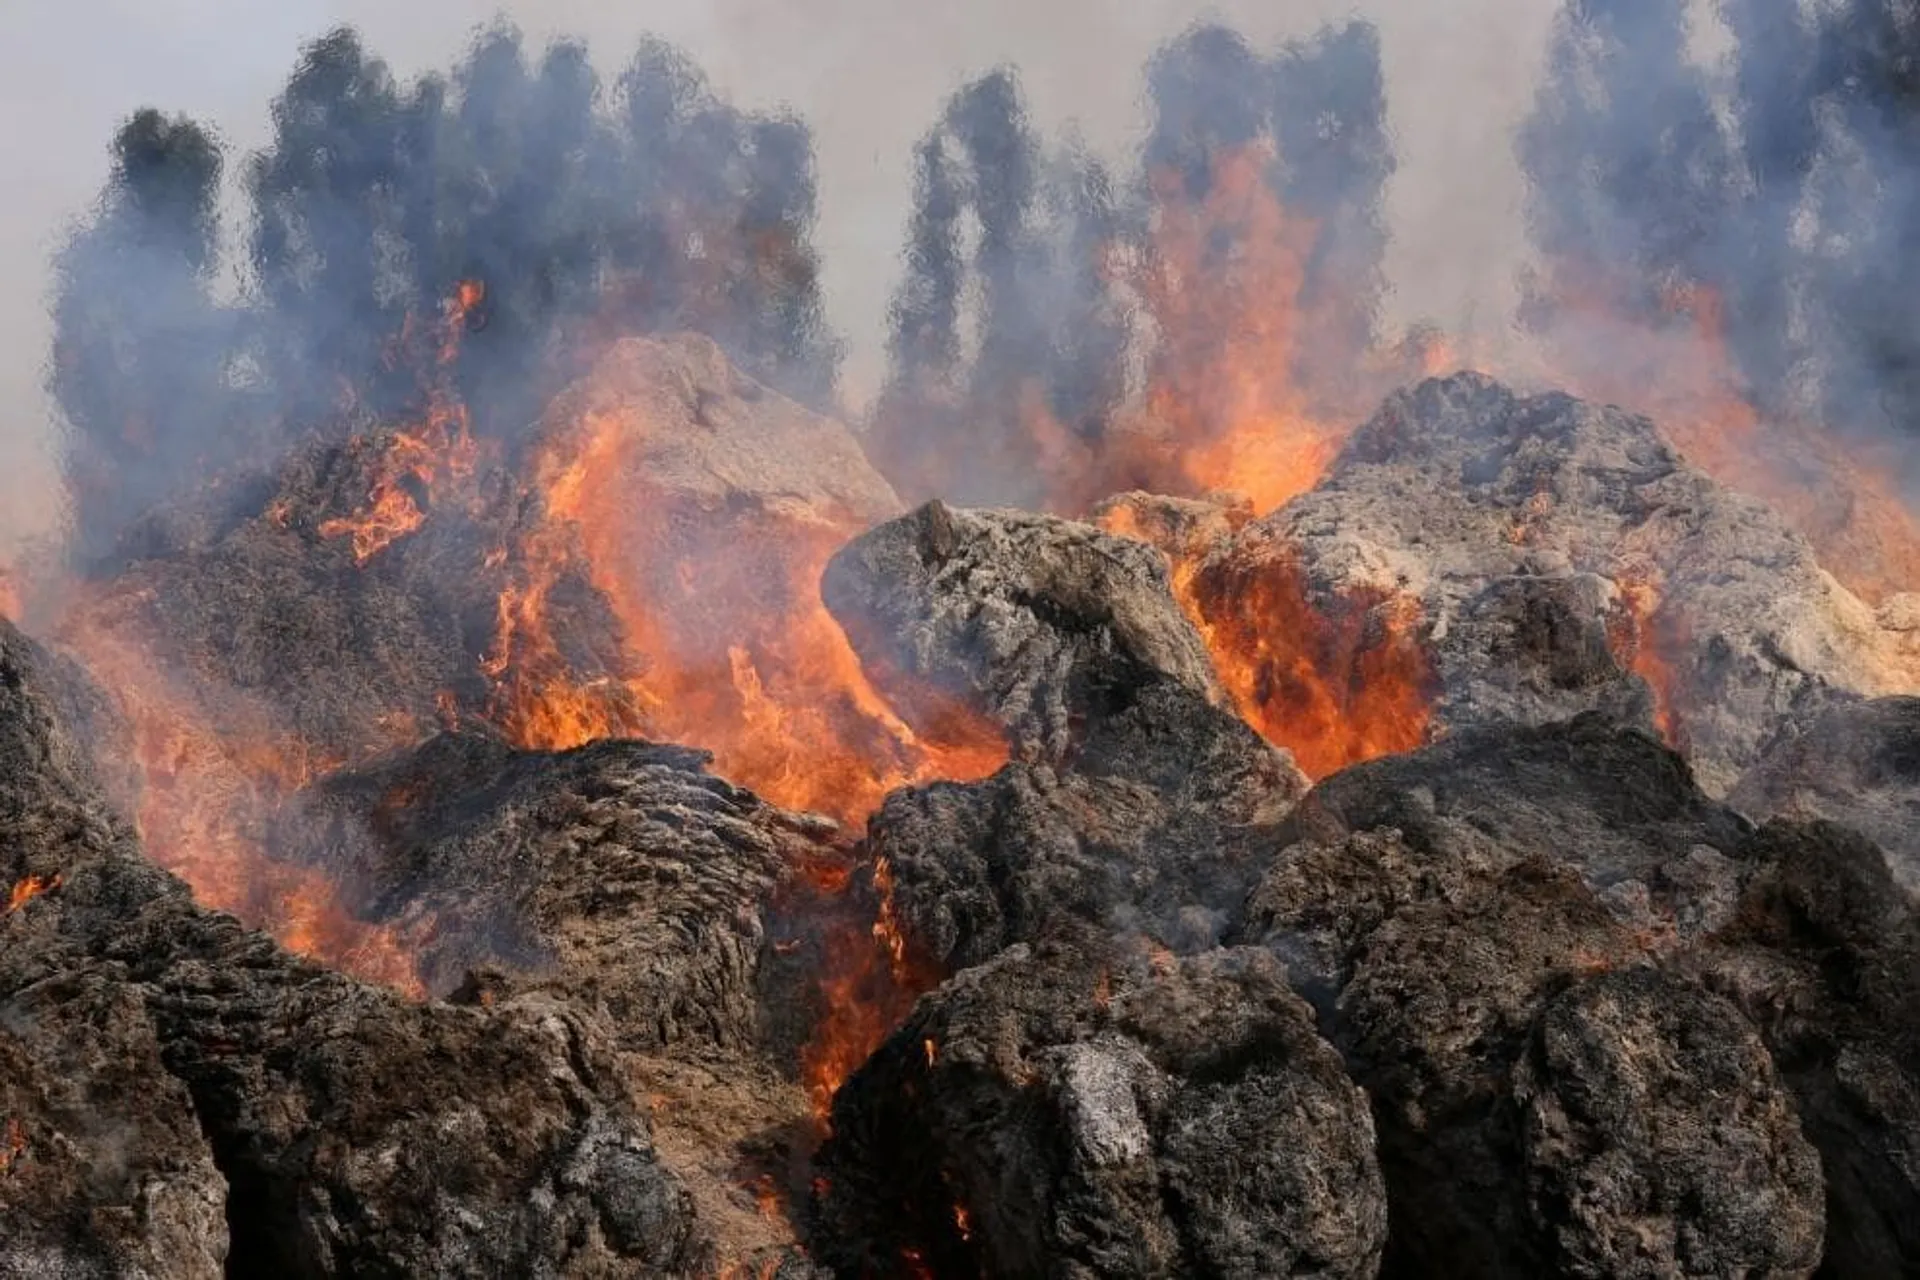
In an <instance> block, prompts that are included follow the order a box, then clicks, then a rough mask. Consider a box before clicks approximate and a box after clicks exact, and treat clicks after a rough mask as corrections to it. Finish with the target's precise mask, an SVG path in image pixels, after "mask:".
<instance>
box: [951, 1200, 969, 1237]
mask: <svg viewBox="0 0 1920 1280" xmlns="http://www.w3.org/2000/svg"><path fill="white" fill-rule="evenodd" d="M953 1229H954V1230H955V1231H957V1232H959V1233H960V1238H961V1239H962V1240H971V1239H973V1215H972V1214H970V1213H968V1212H967V1206H965V1205H963V1204H959V1203H957V1202H956V1203H955V1204H954V1206H953Z"/></svg>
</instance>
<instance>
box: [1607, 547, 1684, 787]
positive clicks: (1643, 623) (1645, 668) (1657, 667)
mask: <svg viewBox="0 0 1920 1280" xmlns="http://www.w3.org/2000/svg"><path fill="white" fill-rule="evenodd" d="M1619 585H1620V603H1621V605H1622V610H1621V613H1620V614H1619V615H1618V617H1617V619H1616V620H1615V621H1614V622H1613V623H1612V624H1610V625H1609V626H1608V628H1607V645H1608V647H1609V648H1610V649H1612V650H1613V655H1614V659H1615V661H1617V662H1620V663H1622V664H1624V665H1625V666H1626V667H1627V669H1628V670H1630V671H1632V672H1633V673H1634V674H1635V675H1637V676H1639V677H1640V678H1641V679H1643V680H1645V681H1646V682H1647V687H1648V688H1650V689H1652V690H1653V706H1654V726H1655V727H1656V728H1657V729H1658V730H1659V731H1660V739H1661V741H1663V742H1665V743H1666V744H1667V745H1668V746H1670V747H1674V748H1675V749H1680V748H1681V747H1682V745H1683V743H1684V739H1683V738H1682V737H1681V730H1680V721H1679V717H1678V714H1677V712H1676V711H1675V710H1674V694H1675V691H1676V690H1677V689H1678V688H1679V681H1678V677H1677V675H1676V673H1675V671H1674V669H1673V665H1672V664H1671V663H1670V662H1669V661H1668V659H1667V657H1666V654H1665V652H1663V650H1665V649H1667V648H1669V647H1670V646H1669V645H1668V644H1666V643H1663V640H1664V639H1665V637H1664V636H1663V634H1662V633H1663V630H1666V629H1670V626H1671V624H1668V626H1667V627H1663V626H1662V618H1661V615H1660V612H1659V609H1660V594H1659V592H1657V591H1656V590H1654V588H1653V587H1652V585H1650V584H1649V583H1648V582H1647V581H1646V580H1645V579H1644V578H1642V577H1639V576H1635V575H1623V576H1622V578H1621V580H1620V584H1619Z"/></svg>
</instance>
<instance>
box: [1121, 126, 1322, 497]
mask: <svg viewBox="0 0 1920 1280" xmlns="http://www.w3.org/2000/svg"><path fill="white" fill-rule="evenodd" d="M1270 160H1271V157H1270V156H1269V154H1268V153H1267V151H1266V150H1265V149H1264V148H1262V147H1259V146H1249V147H1244V148H1240V149H1238V150H1235V151H1231V152H1228V153H1225V154H1223V155H1222V156H1220V157H1219V158H1218V159H1217V160H1216V161H1215V163H1214V174H1213V181H1212V183H1211V184H1210V185H1209V187H1208V191H1207V194H1206V195H1205V197H1204V198H1202V199H1201V200H1199V201H1198V202H1194V201H1192V200H1189V199H1188V198H1187V197H1186V195H1185V193H1184V192H1183V191H1181V190H1180V179H1179V178H1178V177H1177V176H1175V175H1171V174H1158V175H1155V177H1154V180H1153V184H1152V185H1153V192H1154V217H1155V226H1154V232H1153V243H1152V250H1151V252H1150V253H1149V254H1148V256H1147V265H1146V268H1145V270H1144V273H1143V278H1142V279H1141V280H1140V282H1139V283H1140V290H1141V293H1142V294H1143V295H1144V298H1145V301H1146V305H1147V309H1148V310H1149V311H1150V312H1151V314H1152V315H1153V318H1154V322H1155V324H1156V325H1157V326H1158V328H1159V330H1160V343H1159V346H1158V349H1157V351H1156V353H1155V357H1154V360H1153V364H1152V367H1151V369H1150V370H1149V375H1148V376H1149V382H1148V388H1147V395H1146V415H1145V416H1146V418H1147V419H1148V420H1149V421H1150V422H1152V423H1154V424H1156V426H1157V428H1158V429H1159V430H1158V431H1157V432H1153V433H1149V432H1147V431H1142V432H1138V433H1120V435H1119V436H1118V439H1120V440H1122V441H1125V443H1124V444H1121V445H1119V446H1117V447H1116V449H1115V450H1114V451H1112V452H1110V453H1109V454H1108V455H1106V456H1104V457H1102V458H1101V459H1100V462H1101V465H1102V467H1103V468H1104V472H1105V474H1104V475H1103V476H1102V477H1101V479H1102V481H1103V492H1102V493H1100V494H1096V495H1094V496H1096V497H1100V496H1105V494H1110V493H1116V492H1119V491H1121V490H1124V489H1146V490H1148V491H1151V492H1154V493H1165V494H1176V495H1193V494H1201V493H1207V492H1210V491H1213V490H1234V491H1237V492H1240V493H1244V494H1246V495H1247V496H1248V497H1249V498H1251V499H1252V500H1253V505H1254V507H1255V509H1256V510H1257V511H1258V512H1259V513H1261V514H1265V513H1266V512H1269V511H1272V510H1274V509H1276V508H1278V507H1280V506H1281V505H1283V504H1284V503H1285V502H1286V501H1287V500H1288V499H1290V498H1293V497H1295V496H1297V495H1298V494H1301V493H1304V492H1306V491H1307V490H1308V489H1311V488H1312V487H1313V486H1314V484H1316V483H1317V482H1318V481H1319V479H1320V477H1321V476H1322V475H1323V474H1324V473H1325V472H1326V468H1327V464H1328V463H1329V462H1331V461H1332V459H1333V457H1334V454H1335V453H1336V452H1337V451H1338V449H1339V446H1340V442H1341V441H1342V440H1343V439H1344V438H1345V435H1346V432H1347V430H1348V429H1349V427H1350V423H1349V422H1348V420H1347V419H1345V418H1342V419H1340V420H1339V421H1338V422H1324V421H1321V420H1319V419H1318V417H1317V416H1316V414H1315V413H1314V411H1313V410H1312V409H1311V407H1310V405H1309V402H1308V397H1307V396H1306V394H1305V393H1304V392H1303V391H1302V389H1301V388H1299V387H1298V386H1296V385H1295V368H1296V358H1297V356H1298V355H1299V353H1300V350H1301V347H1302V342H1303V338H1304V336H1305V326H1307V325H1309V324H1311V323H1312V318H1311V316H1309V315H1308V314H1307V312H1306V309H1305V308H1304V307H1303V305H1302V303H1301V300H1300V299H1301V290H1302V287H1303V285H1304V284H1305V282H1306V263H1307V260H1308V257H1309V256H1310V255H1311V253H1312V252H1313V247H1314V240H1315V237H1316V236H1317V234H1318V229H1317V228H1316V227H1315V226H1314V225H1313V224H1312V223H1310V222H1307V221H1304V220H1301V219H1297V218H1294V217H1292V216H1290V215H1289V214H1288V213H1287V212H1286V211H1285V210H1284V209H1282V208H1281V206H1280V202H1279V199H1278V198H1277V197H1276V196H1275V195H1274V193H1273V189H1272V187H1271V186H1270V185H1269V183H1268V182H1267V180H1266V173H1265V170H1266V168H1267V166H1268V164H1269V162H1270ZM1222 245H1230V246H1232V248H1231V249H1230V250H1223V249H1222V248H1221V246H1222ZM1356 358H1357V353H1356Z"/></svg>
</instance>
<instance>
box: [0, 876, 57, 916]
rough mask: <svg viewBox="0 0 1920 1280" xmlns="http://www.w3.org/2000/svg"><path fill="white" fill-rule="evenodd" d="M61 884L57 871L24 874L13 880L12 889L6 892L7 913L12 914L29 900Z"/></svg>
mask: <svg viewBox="0 0 1920 1280" xmlns="http://www.w3.org/2000/svg"><path fill="white" fill-rule="evenodd" d="M60 884H61V876H60V873H59V872H57V871H56V872H54V873H53V874H52V875H50V876H24V877H22V878H21V879H19V880H17V881H15V882H14V885H13V889H12V890H11V891H10V892H9V893H8V894H7V914H8V915H12V914H13V913H14V912H16V911H18V910H19V909H20V908H22V907H24V906H26V905H27V904H28V903H29V902H31V901H33V900H34V899H35V898H37V897H39V896H40V895H41V894H43V893H47V892H49V891H50V890H53V889H58V888H59V887H60Z"/></svg>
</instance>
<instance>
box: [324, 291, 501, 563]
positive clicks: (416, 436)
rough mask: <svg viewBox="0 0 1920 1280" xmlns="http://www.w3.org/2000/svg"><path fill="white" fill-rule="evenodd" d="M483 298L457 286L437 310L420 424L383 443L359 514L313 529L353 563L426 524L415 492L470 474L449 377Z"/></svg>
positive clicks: (467, 438)
mask: <svg viewBox="0 0 1920 1280" xmlns="http://www.w3.org/2000/svg"><path fill="white" fill-rule="evenodd" d="M485 297H486V288H485V286H484V285H482V284H481V283H480V282H479V281H477V280H463V281H461V282H460V284H459V286H458V288H457V289H456V290H455V292H454V295H453V297H451V298H450V299H448V300H447V303H446V305H445V307H444V309H443V314H442V317H441V324H440V330H439V334H440V336H439V342H438V344H437V348H436V356H435V359H436V364H435V373H434V376H433V378H432V379H431V382H430V384H429V386H428V387H427V410H426V415H425V418H424V420H423V421H422V423H421V424H420V426H419V427H418V428H417V429H416V430H414V431H410V432H409V431H399V432H395V433H393V435H392V436H391V437H390V438H389V439H388V440H387V441H386V443H385V445H384V447H383V450H382V453H381V456H380V458H379V459H378V460H377V461H376V462H375V463H374V479H373V485H372V488H371V489H370V491H369V492H368V495H367V505H366V507H365V508H364V509H363V510H361V511H358V512H356V513H355V514H353V515H350V516H341V517H338V518H336V519H332V520H327V521H324V522H323V523H322V524H321V525H320V536H321V537H323V538H339V537H347V538H351V539H352V540H353V559H354V563H356V564H360V565H364V564H366V563H367V562H368V561H369V560H371V559H373V557H374V556H376V555H378V554H380V552H382V551H384V550H386V549H387V548H388V547H389V546H391V545H393V543H395V542H397V541H399V540H400V539H401V538H404V537H406V536H407V535H408V534H411V533H413V532H415V531H417V530H418V529H419V528H420V526H421V525H423V524H425V523H426V519H427V517H426V513H425V512H424V511H422V510H421V509H420V504H419V502H418V501H416V500H415V496H414V495H415V492H416V491H417V492H418V493H420V494H422V495H428V494H430V493H431V492H432V489H433V485H434V482H435V480H436V479H437V478H439V477H440V475H441V474H442V473H443V472H444V473H446V474H448V475H451V476H454V477H456V478H464V477H466V476H468V475H470V474H472V471H473V466H474V460H475V454H476V448H475V444H474V440H473V434H472V430H471V426H470V423H469V421H468V415H467V406H466V403H465V402H464V401H463V400H461V399H460V396H459V394H458V392H457V391H456V390H455V389H454V388H453V385H452V380H451V377H450V370H451V368H452V365H453V363H454V361H455V360H457V359H458V358H459V355H460V338H461V335H462V334H463V333H464V332H465V331H466V328H467V322H468V318H469V316H470V315H471V314H472V312H473V309H474V308H475V307H477V306H479V305H480V303H481V301H482V300H483V299H484V298H485Z"/></svg>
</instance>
